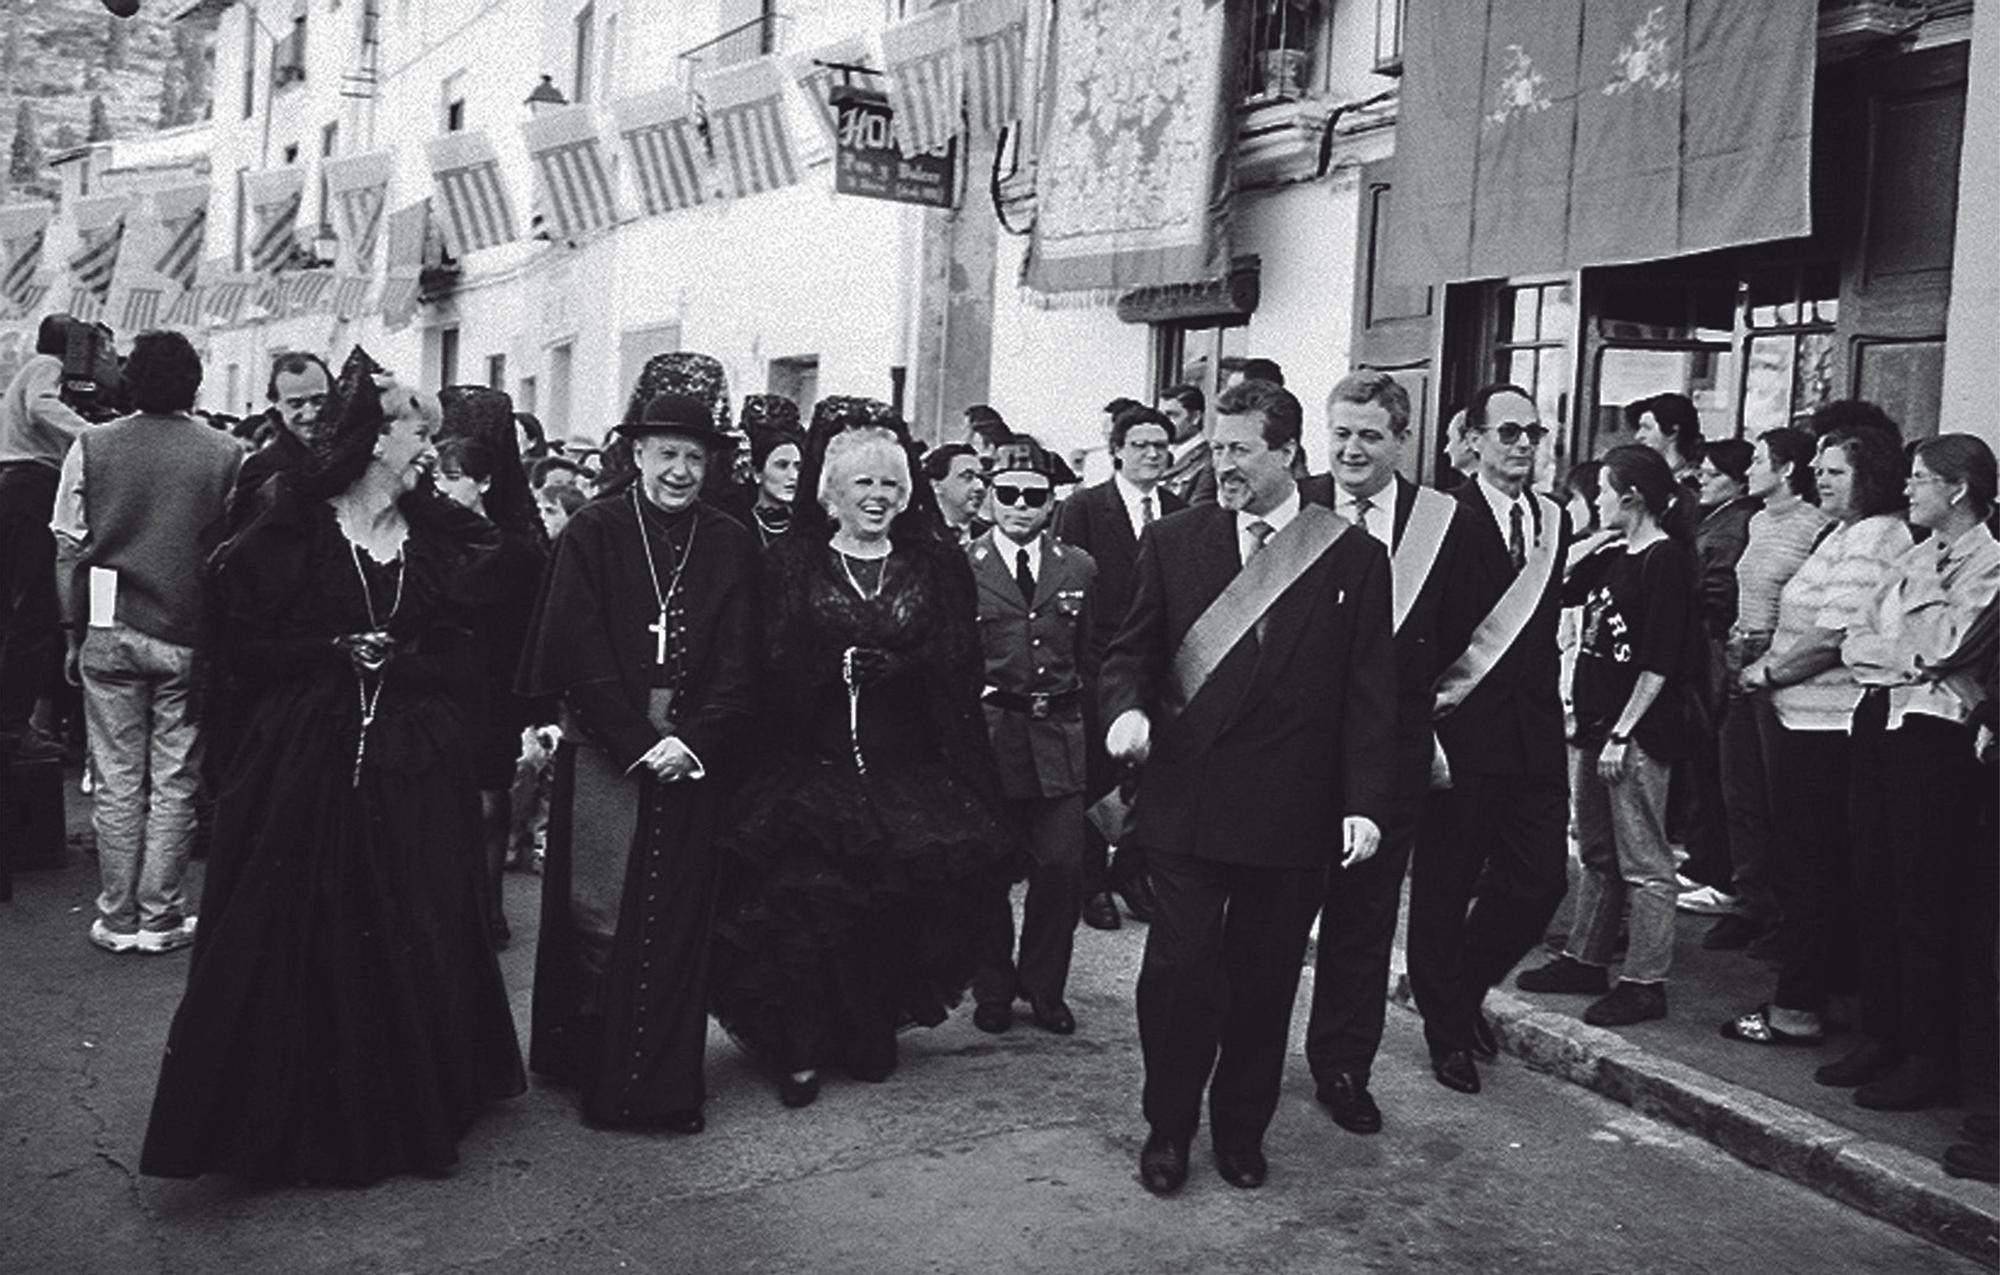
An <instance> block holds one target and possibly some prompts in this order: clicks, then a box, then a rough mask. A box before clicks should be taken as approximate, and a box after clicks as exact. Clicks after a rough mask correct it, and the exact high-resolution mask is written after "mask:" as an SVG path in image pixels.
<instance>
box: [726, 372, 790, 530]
mask: <svg viewBox="0 0 2000 1275" xmlns="http://www.w3.org/2000/svg"><path fill="white" fill-rule="evenodd" d="M743 432H744V433H745V434H746V435H747V436H748V437H749V439H750V488H749V490H748V491H747V492H746V493H745V496H744V499H742V500H739V501H737V502H735V503H736V506H737V508H739V509H740V510H741V514H740V517H739V521H741V522H742V523H743V524H744V525H745V526H747V527H749V528H750V530H752V531H754V532H755V533H757V541H758V543H759V544H760V545H762V546H763V547H764V548H767V549H768V548H770V547H771V542H772V541H774V540H776V539H777V538H778V537H779V536H782V535H784V534H785V532H786V530H787V529H788V528H790V527H791V525H792V503H793V501H794V500H795V499H796V498H797V496H798V491H799V461H800V458H801V455H802V453H803V451H804V447H805V441H806V440H805V435H804V434H803V433H801V432H800V430H799V409H798V405H797V404H795V403H793V402H792V400H790V399H788V398H785V397H784V396H783V395H779V394H751V395H747V396H746V397H745V398H744V400H743ZM732 512H735V511H734V510H732Z"/></svg>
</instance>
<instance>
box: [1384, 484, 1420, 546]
mask: <svg viewBox="0 0 2000 1275" xmlns="http://www.w3.org/2000/svg"><path fill="white" fill-rule="evenodd" d="M1395 481H1396V521H1395V525H1394V527H1393V529H1392V530H1391V531H1390V533H1389V544H1390V549H1391V552H1394V550H1395V549H1398V548H1400V547H1402V543H1403V528H1405V527H1407V526H1409V525H1410V511H1411V510H1412V509H1415V508H1416V507H1417V485H1416V484H1415V483H1413V482H1411V481H1410V480H1409V479H1407V478H1405V477H1403V476H1402V475H1401V474H1398V475H1396V480H1395Z"/></svg>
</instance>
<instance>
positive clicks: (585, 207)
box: [521, 106, 618, 239]
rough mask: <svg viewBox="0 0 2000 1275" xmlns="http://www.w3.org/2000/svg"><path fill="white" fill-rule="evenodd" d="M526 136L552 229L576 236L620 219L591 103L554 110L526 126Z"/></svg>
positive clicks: (567, 236)
mask: <svg viewBox="0 0 2000 1275" xmlns="http://www.w3.org/2000/svg"><path fill="white" fill-rule="evenodd" d="M521 136H522V138H523V140H525V141H526V142H527V144H528V158H529V159H530V160H532V161H534V166H535V180H536V182H537V183H538V185H539V188H540V190H541V192H542V199H543V201H544V203H543V208H544V210H545V211H546V213H547V215H548V218H549V221H550V226H549V229H550V230H551V231H553V232H554V233H555V235H556V236H557V237H558V238H562V239H575V238H577V237H578V236H581V235H587V234H589V233H590V232H591V231H593V230H603V229H606V228H607V227H609V226H611V225H613V224H615V223H616V222H617V220H618V206H617V203H616V202H615V201H614V200H613V198H612V195H611V168H610V165H608V164H607V163H605V160H604V148H603V146H602V145H601V144H600V142H599V140H598V136H597V116H596V112H594V111H593V110H592V109H591V108H590V107H589V106H571V107H567V108H565V109H562V110H557V111H550V112H549V113H548V114H546V115H544V116H541V117H540V118H538V119H532V120H529V121H528V122H527V123H526V124H524V125H522V126H521Z"/></svg>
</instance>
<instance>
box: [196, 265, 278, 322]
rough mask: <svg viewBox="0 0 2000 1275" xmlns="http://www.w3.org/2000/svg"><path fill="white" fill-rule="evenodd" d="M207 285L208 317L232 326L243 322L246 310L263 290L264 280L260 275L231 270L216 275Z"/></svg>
mask: <svg viewBox="0 0 2000 1275" xmlns="http://www.w3.org/2000/svg"><path fill="white" fill-rule="evenodd" d="M206 287H207V292H208V317H209V318H211V319H214V320H215V321H216V322H218V323H220V324H222V325H223V326H224V327H232V326H234V325H236V324H238V323H241V322H243V313H244V311H246V310H248V309H249V308H250V303H251V302H252V301H254V300H256V299H257V296H258V294H259V293H260V292H262V291H263V287H264V280H263V279H262V277H260V276H258V275H254V274H238V273H237V272H235V271H230V272H228V273H226V274H219V275H216V276H215V277H214V278H212V279H210V280H209V281H208V283H207V286H206Z"/></svg>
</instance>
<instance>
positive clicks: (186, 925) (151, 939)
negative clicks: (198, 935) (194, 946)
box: [132, 917, 195, 956]
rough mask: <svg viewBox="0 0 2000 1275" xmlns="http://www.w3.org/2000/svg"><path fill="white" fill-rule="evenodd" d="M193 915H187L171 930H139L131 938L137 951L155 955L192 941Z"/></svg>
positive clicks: (181, 946)
mask: <svg viewBox="0 0 2000 1275" xmlns="http://www.w3.org/2000/svg"><path fill="white" fill-rule="evenodd" d="M194 923H195V918H194V917H188V918H187V919H185V920H183V921H182V922H181V923H180V924H179V925H177V926H175V927H174V928H173V929H171V930H140V931H139V932H138V933H137V934H135V935H133V936H132V938H133V939H135V940H136V944H135V946H136V947H137V948H138V950H139V951H141V952H145V953H147V954H148V955H152V956H157V955H159V954H160V953H161V952H172V951H177V950H178V949H180V948H184V947H186V946H187V945H188V944H190V943H192V942H194Z"/></svg>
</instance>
